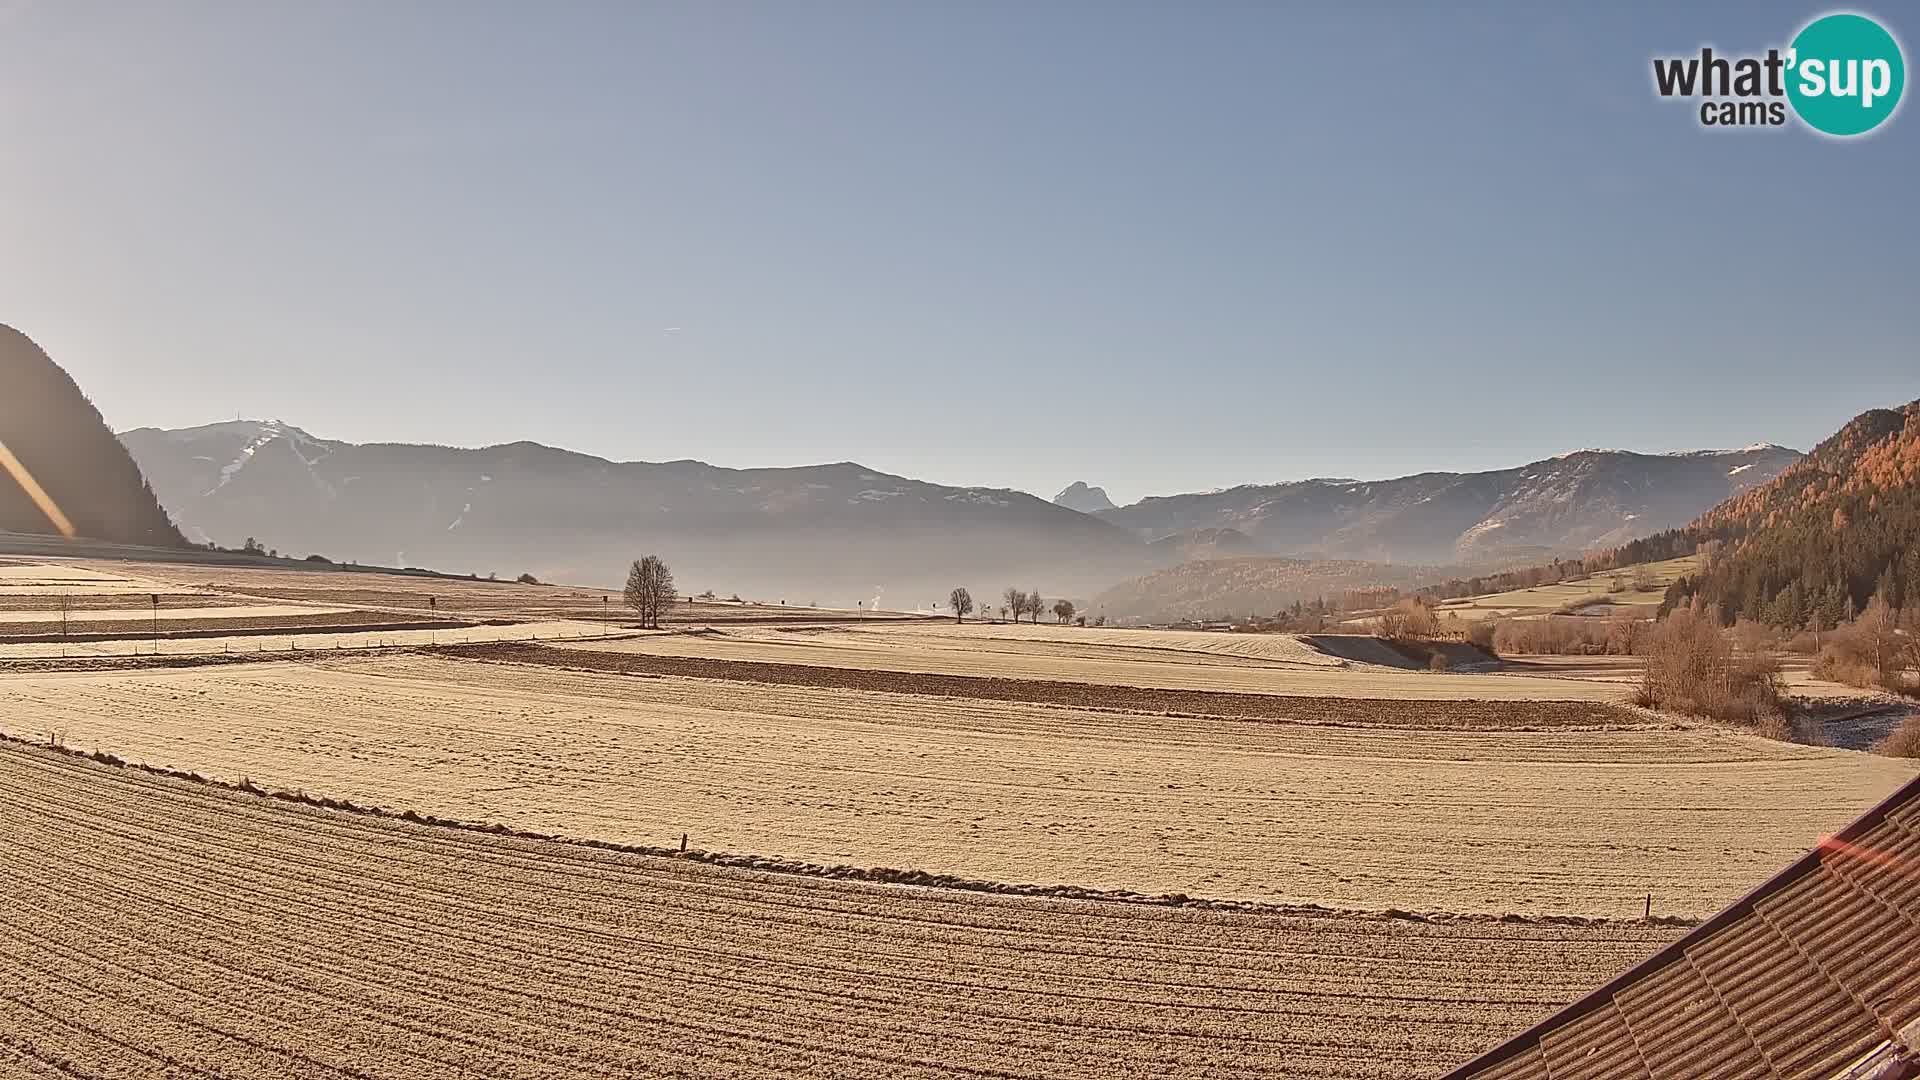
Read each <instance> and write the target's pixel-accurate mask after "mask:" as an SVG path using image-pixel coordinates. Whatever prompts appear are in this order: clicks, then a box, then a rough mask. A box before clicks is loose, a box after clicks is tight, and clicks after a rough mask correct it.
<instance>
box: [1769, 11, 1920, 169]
mask: <svg viewBox="0 0 1920 1080" xmlns="http://www.w3.org/2000/svg"><path fill="white" fill-rule="evenodd" d="M1906 85H1907V64H1906V58H1905V57H1903V56H1902V55H1901V53H1900V43H1899V42H1898V41H1895V40H1894V39H1893V35H1892V34H1889V33H1887V31H1886V28H1885V27H1883V26H1881V25H1880V24H1879V23H1877V22H1874V21H1873V20H1872V19H1869V18H1867V17H1866V16H1865V15H1854V14H1851V13H1842V14H1835V15H1823V16H1821V17H1820V18H1818V19H1815V20H1813V21H1812V22H1810V23H1808V24H1807V25H1806V28H1805V29H1803V30H1801V31H1800V33H1799V34H1798V35H1796V36H1795V37H1794V39H1793V44H1792V46H1791V47H1790V48H1789V49H1788V51H1787V100H1788V101H1790V102H1791V103H1792V104H1793V111H1794V112H1795V113H1798V114H1799V116H1800V119H1801V120H1804V121H1806V124H1807V126H1808V127H1811V128H1813V129H1814V130H1815V131H1819V132H1824V133H1825V134H1828V135H1837V136H1840V137H1842V138H1844V137H1846V136H1850V135H1864V134H1866V133H1867V132H1869V131H1872V130H1873V129H1874V128H1877V127H1879V126H1880V125H1881V124H1882V123H1884V122H1885V121H1886V119H1887V117H1889V116H1892V115H1893V111H1894V109H1896V108H1898V107H1899V106H1900V92H1901V91H1902V90H1904V89H1906Z"/></svg>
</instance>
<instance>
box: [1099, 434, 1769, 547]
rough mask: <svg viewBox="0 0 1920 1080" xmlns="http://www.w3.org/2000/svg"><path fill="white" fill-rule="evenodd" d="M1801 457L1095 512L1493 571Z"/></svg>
mask: <svg viewBox="0 0 1920 1080" xmlns="http://www.w3.org/2000/svg"><path fill="white" fill-rule="evenodd" d="M1799 459H1800V453H1799V452H1798V451H1796V450H1790V449H1788V448H1786V447H1784V446H1775V445H1772V444H1763V445H1758V446H1749V447H1745V448H1743V449H1739V450H1700V451H1693V452H1690V453H1679V454H1638V453H1633V452H1630V451H1626V450H1580V451H1576V452H1574V453H1570V454H1562V455H1560V456H1559V457H1553V458H1547V459H1545V460H1542V461H1535V462H1532V463H1531V464H1527V465H1522V466H1519V467H1517V468H1511V469H1498V470H1494V471H1491V472H1475V473H1457V472H1431V473H1420V474H1417V475H1414V476H1403V477H1400V478H1398V479H1393V480H1371V481H1363V480H1329V479H1319V480H1300V481H1294V482H1291V483H1284V484H1249V485H1243V486H1240V487H1235V488H1229V489H1227V490H1224V491H1213V492H1204V493H1196V494H1187V495H1167V496H1158V497H1154V498H1148V499H1142V500H1141V501H1139V502H1137V503H1133V504H1132V505H1130V506H1123V507H1116V508H1114V509H1111V510H1101V511H1098V512H1097V513H1096V515H1095V516H1097V517H1099V518H1100V519H1101V520H1102V521H1107V522H1111V523H1112V524H1115V525H1118V526H1120V527H1122V528H1124V529H1126V530H1128V531H1129V532H1131V533H1133V534H1134V535H1135V536H1138V537H1140V538H1141V539H1143V540H1148V541H1154V540H1161V539H1164V538H1166V537H1171V536H1175V535H1178V534H1182V533H1187V532H1191V531H1193V530H1207V529H1232V530H1234V531H1235V532H1237V533H1239V534H1240V535H1241V536H1243V537H1244V538H1245V539H1246V540H1247V541H1250V542H1251V544H1252V545H1253V546H1254V547H1256V548H1258V549H1259V550H1261V551H1264V552H1266V553H1269V554H1274V555H1289V556H1295V557H1302V558H1338V559H1364V560H1369V561H1373V562H1392V563H1430V564H1440V563H1455V562H1484V561H1490V560H1500V559H1503V558H1507V559H1510V558H1513V557H1518V556H1524V555H1529V554H1532V555H1547V554H1572V553H1578V552H1580V551H1584V550H1588V549H1591V548H1597V547H1611V546H1613V545H1616V544H1620V543H1624V542H1625V541H1627V540H1631V539H1633V538H1634V537H1636V536H1644V535H1647V534H1649V533H1654V532H1658V531H1660V530H1662V529H1671V528H1675V527H1677V526H1680V525H1684V524H1686V523H1687V522H1688V521H1690V520H1692V519H1693V517H1694V516H1695V515H1697V514H1699V513H1700V512H1701V511H1703V510H1705V509H1707V508H1708V507H1711V506H1714V505H1717V504H1718V503H1720V502H1721V501H1722V500H1724V499H1726V498H1728V497H1730V496H1733V495H1738V494H1740V493H1741V492H1743V491H1747V490H1749V489H1751V488H1754V487H1757V486H1759V485H1761V484H1765V483H1766V482H1768V481H1770V480H1772V479H1773V478H1774V477H1775V476H1777V475H1779V473H1780V472H1781V470H1783V469H1785V468H1786V467H1787V466H1789V465H1791V464H1793V463H1794V462H1795V461H1798V460H1799Z"/></svg>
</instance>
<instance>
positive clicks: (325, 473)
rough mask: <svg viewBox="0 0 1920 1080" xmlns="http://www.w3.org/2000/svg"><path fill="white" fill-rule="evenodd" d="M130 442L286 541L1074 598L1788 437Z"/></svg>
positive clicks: (1461, 548) (492, 560)
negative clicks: (1323, 467) (1351, 461)
mask: <svg viewBox="0 0 1920 1080" xmlns="http://www.w3.org/2000/svg"><path fill="white" fill-rule="evenodd" d="M121 441H122V442H123V443H124V444H125V446H126V448H127V450H128V451H130V452H131V454H132V455H133V458H134V460H136V461H137V462H139V464H140V467H141V469H142V470H144V472H145V473H146V475H147V478H148V480H149V481H150V482H151V483H152V485H153V489H154V491H156V492H157V493H158V494H159V497H160V501H161V503H162V504H163V505H164V506H165V507H166V508H167V509H168V510H169V511H170V512H171V513H172V514H173V516H174V519H175V520H176V521H177V522H178V523H179V524H180V526H181V527H182V528H183V529H184V530H185V531H186V532H187V534H188V535H189V537H190V538H192V539H194V540H196V541H201V542H206V541H216V542H218V543H220V544H223V545H227V546H234V545H237V544H239V543H240V542H241V541H242V540H243V539H245V538H247V537H254V538H257V540H258V541H259V542H260V543H261V544H262V545H265V546H268V547H272V548H277V549H279V550H282V551H285V552H288V553H305V552H317V553H322V554H326V555H328V556H329V557H332V558H336V559H351V560H354V561H359V562H370V563H396V564H402V565H406V564H411V565H419V566H431V567H434V568H437V569H446V570H454V571H476V572H479V573H481V574H486V573H489V572H497V573H500V574H503V575H513V574H518V573H520V572H522V571H528V572H531V573H533V574H535V575H536V576H538V577H540V578H542V579H548V578H553V579H557V580H569V581H579V582H581V583H593V584H611V583H617V581H618V580H619V579H620V576H621V574H622V573H623V572H624V569H623V568H624V567H625V566H626V564H627V562H629V561H630V560H631V559H633V558H634V557H636V556H637V555H640V554H645V553H647V552H654V551H657V552H659V553H660V554H662V555H663V556H665V557H666V558H667V559H668V561H669V562H670V563H671V564H672V565H673V566H674V567H675V569H676V572H677V573H678V575H679V579H680V581H681V583H682V584H683V585H685V586H691V587H693V588H695V589H705V588H713V589H715V590H718V591H720V592H722V593H723V594H724V593H728V592H733V591H739V592H741V593H742V594H743V595H750V596H755V597H759V598H767V599H772V598H786V599H790V600H793V601H795V602H803V601H811V600H815V599H819V600H822V601H823V602H828V603H840V604H846V605H849V606H850V605H851V604H852V603H854V602H856V601H862V602H864V601H870V600H873V599H876V598H877V599H878V600H879V601H880V602H881V604H882V605H883V606H887V607H921V608H924V607H927V606H929V605H931V604H935V603H937V602H939V601H940V600H941V599H942V598H944V597H945V595H946V593H947V591H948V590H949V589H950V588H951V587H952V586H954V585H957V584H963V585H967V586H968V587H969V588H972V589H974V590H975V591H976V592H979V591H981V590H983V589H984V590H986V591H987V592H988V593H990V594H991V593H997V592H998V591H999V589H1000V588H1001V587H1002V586H1003V585H1005V584H1009V583H1023V586H1022V587H1030V586H1031V587H1039V588H1041V589H1043V590H1045V591H1046V592H1048V593H1052V594H1056V595H1069V596H1076V595H1077V596H1083V597H1084V596H1090V595H1092V594H1093V593H1095V592H1097V591H1100V590H1102V589H1103V588H1106V587H1108V586H1111V585H1113V584H1114V583H1115V582H1120V581H1124V580H1127V579H1131V578H1134V577H1137V576H1140V575H1143V574H1148V573H1151V572H1153V571H1155V570H1158V569H1162V568H1165V567H1169V566H1173V565H1177V564H1182V563H1187V562H1194V561H1214V560H1220V559H1226V558H1247V557H1254V556H1261V555H1285V556H1290V557H1294V558H1307V559H1314V558H1339V559H1343V560H1369V561H1372V562H1380V563H1387V562H1391V563H1434V564H1437V563H1453V562H1457V561H1461V560H1472V561H1474V562H1476V564H1485V563H1487V562H1489V561H1493V560H1498V559H1500V558H1507V559H1509V560H1511V561H1524V559H1525V558H1527V557H1531V556H1535V555H1543V554H1548V553H1564V552H1577V551H1578V550H1580V549H1582V548H1585V547H1591V546H1594V545H1598V544H1607V543H1610V542H1616V541H1618V540H1622V539H1625V538H1627V537H1630V536H1635V535H1640V534H1641V533H1643V532H1651V531H1655V530H1658V529H1662V528H1669V527H1672V526H1673V525H1676V524H1680V523H1684V522H1685V521H1687V520H1689V519H1690V518H1692V517H1693V516H1694V515H1697V514H1698V513H1700V512H1701V511H1702V510H1704V509H1706V508H1707V507H1709V506H1712V505H1714V504H1715V503H1718V502H1719V501H1720V500H1722V499H1723V498H1725V497H1726V496H1727V495H1728V494H1730V493H1734V492H1738V491H1741V490H1744V489H1746V488H1747V487H1749V486H1751V485H1752V484H1753V483H1755V482H1764V481H1765V480H1768V479H1771V478H1772V477H1773V476H1774V475H1775V474H1776V473H1778V472H1779V471H1780V469H1782V468H1784V467H1785V466H1786V465H1787V464H1789V463H1791V462H1792V461H1794V460H1796V459H1797V458H1798V456H1799V455H1798V454H1797V453H1795V452H1794V451H1792V450H1788V449H1785V448H1783V447H1777V446H1758V447H1749V448H1747V449H1744V450H1735V451H1703V452H1699V453H1693V454H1678V455H1648V454H1633V453H1627V452H1624V451H1582V452H1579V453H1575V454H1568V455H1565V456H1563V457H1559V458H1552V459H1548V460H1546V461H1541V462H1535V463H1534V464H1532V465H1528V466H1522V467H1520V468H1517V469H1506V470H1500V471H1496V472H1487V473H1425V474H1421V475H1419V476H1412V477H1404V478H1400V479H1395V480H1383V481H1371V482H1363V481H1338V480H1307V481H1300V482H1295V483H1287V484H1274V485H1257V486H1246V487H1239V488H1233V489H1230V490H1228V491H1222V492H1213V493H1205V494H1187V495H1174V496H1166V497H1158V498H1149V499H1145V500H1142V501H1140V502H1137V503H1134V504H1132V505H1130V506H1125V507H1116V506H1113V505H1112V504H1111V501H1110V500H1108V499H1107V498H1106V496H1105V493H1104V492H1103V491H1101V490H1100V489H1098V488H1092V487H1089V486H1087V485H1085V484H1076V485H1074V486H1073V487H1070V488H1068V489H1067V490H1066V491H1064V492H1062V493H1061V497H1060V499H1061V500H1065V501H1074V502H1079V503H1080V504H1082V505H1088V506H1093V507H1097V506H1098V505H1099V504H1105V505H1106V508H1105V509H1095V510H1094V512H1092V513H1087V512H1082V511H1079V510H1075V509H1070V508H1068V507H1066V506H1062V505H1057V504H1056V503H1049V502H1047V501H1045V500H1042V499H1039V498H1036V497H1034V496H1032V495H1028V494H1025V493H1022V492H1018V491H1010V490H1005V489H997V488H981V487H947V486H942V485H938V484H930V483H925V482H922V481H918V480H913V479H909V478H907V477H901V476H896V475H892V474H889V473H885V472H882V471H880V470H877V469H873V468H870V467H867V466H863V465H859V464H856V463H853V462H840V463H837V464H830V465H815V466H803V467H796V468H773V469H727V468H721V467H718V466H713V465H707V464H704V463H702V462H698V461H672V462H659V463H654V462H614V461H608V460H606V459H603V458H597V457H591V456H589V455H585V454H578V453H573V452H571V451H567V450H560V449H555V448H553V447H548V446H542V445H539V444H537V443H530V442H520V443H510V444H506V445H502V446H493V447H486V448H481V449H456V448H452V447H445V446H425V445H412V444H401V443H372V444H355V443H348V442H342V441H338V440H332V439H325V438H320V437H316V436H314V435H311V434H309V433H307V432H306V431H304V430H302V429H300V428H298V427H295V426H293V425H291V424H286V423H281V422H273V421H233V422H228V423H219V424H210V425H207V426H204V427H197V428H187V429H180V430H161V429H157V428H141V429H137V430H133V431H128V432H125V433H124V434H123V435H122V436H121ZM1222 569H1223V571H1224V569H1225V568H1222ZM1244 573H1245V568H1244V567H1241V568H1239V569H1238V570H1237V571H1236V574H1239V575H1244ZM1192 576H1193V575H1192V572H1189V573H1187V574H1185V575H1183V576H1182V579H1183V580H1186V579H1190V578H1191V577H1192ZM1210 591H1214V590H1210Z"/></svg>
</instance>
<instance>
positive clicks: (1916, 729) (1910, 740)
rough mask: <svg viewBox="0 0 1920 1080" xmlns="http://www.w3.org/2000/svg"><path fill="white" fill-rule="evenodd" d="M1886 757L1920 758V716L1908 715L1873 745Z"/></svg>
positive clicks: (1877, 751)
mask: <svg viewBox="0 0 1920 1080" xmlns="http://www.w3.org/2000/svg"><path fill="white" fill-rule="evenodd" d="M1873 749H1874V751H1875V752H1876V753H1881V754H1885V755H1887V756H1888V757H1904V758H1920V716H1909V717H1907V718H1906V719H1905V720H1904V721H1902V722H1901V724H1900V726H1899V727H1897V728H1894V729H1893V732H1892V733H1891V734H1889V735H1888V736H1887V737H1886V738H1884V739H1881V740H1880V742H1879V743H1877V744H1876V745H1875V746H1874V748H1873Z"/></svg>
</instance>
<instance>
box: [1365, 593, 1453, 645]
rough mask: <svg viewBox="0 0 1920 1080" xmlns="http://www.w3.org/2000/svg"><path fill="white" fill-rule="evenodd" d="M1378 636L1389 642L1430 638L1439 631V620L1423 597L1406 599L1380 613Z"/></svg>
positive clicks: (1429, 603)
mask: <svg viewBox="0 0 1920 1080" xmlns="http://www.w3.org/2000/svg"><path fill="white" fill-rule="evenodd" d="M1378 626H1379V634H1380V636H1381V637H1383V638H1387V639H1389V640H1391V641H1412V640H1417V639H1422V638H1431V637H1433V636H1434V635H1435V634H1436V633H1438V632H1439V630H1440V619H1439V617H1438V616H1436V615H1434V613H1433V605H1432V604H1431V602H1429V601H1427V600H1426V598H1425V597H1408V598H1406V599H1405V600H1402V601H1400V602H1399V603H1397V604H1395V605H1393V606H1392V607H1390V608H1388V609H1387V610H1385V611H1383V612H1381V613H1380V616H1379V620H1378Z"/></svg>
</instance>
